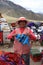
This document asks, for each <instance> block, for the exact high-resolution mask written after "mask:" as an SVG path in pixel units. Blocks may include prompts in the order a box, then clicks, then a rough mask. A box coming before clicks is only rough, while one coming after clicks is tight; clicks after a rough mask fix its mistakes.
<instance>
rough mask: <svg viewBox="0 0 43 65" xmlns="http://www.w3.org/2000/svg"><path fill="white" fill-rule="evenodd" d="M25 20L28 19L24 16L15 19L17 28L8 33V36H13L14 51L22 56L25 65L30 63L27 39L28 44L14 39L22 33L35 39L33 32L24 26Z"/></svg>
mask: <svg viewBox="0 0 43 65" xmlns="http://www.w3.org/2000/svg"><path fill="white" fill-rule="evenodd" d="M27 22H28V21H27V20H26V18H25V17H20V18H19V19H18V21H17V23H18V28H16V29H15V30H13V31H12V32H11V33H10V34H9V35H8V38H9V39H11V38H12V36H15V39H14V52H16V53H19V54H20V55H21V57H22V58H24V61H25V63H26V65H30V47H31V46H30V43H29V41H28V44H23V42H22V43H21V42H20V41H18V39H16V35H18V34H20V35H22V34H24V35H27V36H28V37H29V38H30V39H32V40H36V37H35V35H34V34H33V32H32V31H31V30H30V28H29V27H26V25H27ZM24 41H25V40H24Z"/></svg>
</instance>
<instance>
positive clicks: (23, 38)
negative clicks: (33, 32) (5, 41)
mask: <svg viewBox="0 0 43 65" xmlns="http://www.w3.org/2000/svg"><path fill="white" fill-rule="evenodd" d="M16 39H17V40H18V41H19V42H21V43H22V44H23V45H24V44H28V45H30V43H29V37H28V36H27V35H25V34H22V35H21V34H17V35H16Z"/></svg>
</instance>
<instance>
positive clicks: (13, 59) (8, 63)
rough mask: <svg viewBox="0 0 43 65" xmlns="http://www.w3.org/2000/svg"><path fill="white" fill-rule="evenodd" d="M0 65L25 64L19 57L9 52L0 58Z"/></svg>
mask: <svg viewBox="0 0 43 65" xmlns="http://www.w3.org/2000/svg"><path fill="white" fill-rule="evenodd" d="M0 65H25V62H24V59H22V58H21V57H20V55H18V54H16V53H11V52H9V53H5V54H2V56H0Z"/></svg>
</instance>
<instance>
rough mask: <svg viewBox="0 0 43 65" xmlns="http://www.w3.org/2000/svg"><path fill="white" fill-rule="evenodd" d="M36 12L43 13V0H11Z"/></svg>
mask: <svg viewBox="0 0 43 65" xmlns="http://www.w3.org/2000/svg"><path fill="white" fill-rule="evenodd" d="M10 1H12V2H14V3H16V4H18V5H21V6H22V7H24V8H26V9H28V10H32V11H33V12H36V13H43V0H10Z"/></svg>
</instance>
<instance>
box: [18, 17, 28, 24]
mask: <svg viewBox="0 0 43 65" xmlns="http://www.w3.org/2000/svg"><path fill="white" fill-rule="evenodd" d="M20 22H25V23H26V24H27V23H28V21H27V19H26V18H25V17H20V18H19V19H18V21H17V23H18V24H19V23H20Z"/></svg>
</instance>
